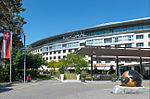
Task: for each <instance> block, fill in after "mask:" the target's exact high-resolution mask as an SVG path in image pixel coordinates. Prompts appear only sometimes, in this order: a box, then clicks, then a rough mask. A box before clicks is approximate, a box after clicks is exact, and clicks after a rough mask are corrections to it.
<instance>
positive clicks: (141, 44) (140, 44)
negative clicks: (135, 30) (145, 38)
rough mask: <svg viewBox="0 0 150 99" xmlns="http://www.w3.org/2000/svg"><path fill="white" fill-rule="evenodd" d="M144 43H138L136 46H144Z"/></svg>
mask: <svg viewBox="0 0 150 99" xmlns="http://www.w3.org/2000/svg"><path fill="white" fill-rule="evenodd" d="M143 46H144V43H136V47H143Z"/></svg>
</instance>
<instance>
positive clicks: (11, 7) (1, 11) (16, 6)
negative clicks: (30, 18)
mask: <svg viewBox="0 0 150 99" xmlns="http://www.w3.org/2000/svg"><path fill="white" fill-rule="evenodd" d="M21 1H22V0H1V1H0V26H1V29H2V31H3V30H9V31H11V32H13V33H14V34H20V33H21V32H22V27H23V25H24V24H26V22H25V21H24V18H23V17H21V16H20V13H21V12H23V11H25V8H22V5H23V4H22V3H21Z"/></svg>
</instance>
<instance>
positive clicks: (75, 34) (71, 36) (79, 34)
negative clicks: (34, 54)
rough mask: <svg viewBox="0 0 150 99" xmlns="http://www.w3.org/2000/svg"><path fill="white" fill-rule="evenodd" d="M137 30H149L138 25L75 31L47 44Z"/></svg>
mask: <svg viewBox="0 0 150 99" xmlns="http://www.w3.org/2000/svg"><path fill="white" fill-rule="evenodd" d="M138 29H150V25H139V26H128V27H126V26H125V27H118V28H111V29H105V30H99V31H93V32H89V31H77V32H73V33H70V34H68V35H65V36H62V37H60V38H59V39H57V40H53V41H51V42H49V43H53V42H58V41H63V40H68V39H75V38H81V37H87V36H95V35H101V34H107V33H117V32H125V31H133V30H138Z"/></svg>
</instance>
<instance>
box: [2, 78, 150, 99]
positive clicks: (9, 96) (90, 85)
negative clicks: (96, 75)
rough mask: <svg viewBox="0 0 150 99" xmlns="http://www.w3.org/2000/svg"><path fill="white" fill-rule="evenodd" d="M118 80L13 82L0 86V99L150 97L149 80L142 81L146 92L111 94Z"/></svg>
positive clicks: (126, 98)
mask: <svg viewBox="0 0 150 99" xmlns="http://www.w3.org/2000/svg"><path fill="white" fill-rule="evenodd" d="M119 84H120V82H119V81H117V82H111V81H93V82H91V81H88V82H86V83H81V82H71V81H68V82H67V81H65V82H60V81H57V80H45V81H38V82H36V81H33V82H31V83H25V84H24V83H14V84H9V85H3V86H2V85H1V86H0V99H150V89H149V88H150V81H143V86H144V87H146V88H147V89H148V91H147V92H144V93H139V94H112V93H111V91H112V89H113V87H114V86H115V85H119Z"/></svg>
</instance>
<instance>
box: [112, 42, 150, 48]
mask: <svg viewBox="0 0 150 99" xmlns="http://www.w3.org/2000/svg"><path fill="white" fill-rule="evenodd" d="M143 46H144V43H143V42H140V43H136V47H143ZM148 46H149V47H150V42H148ZM115 47H121V45H119V44H118V45H115ZM125 47H126V48H131V47H132V44H125Z"/></svg>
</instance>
